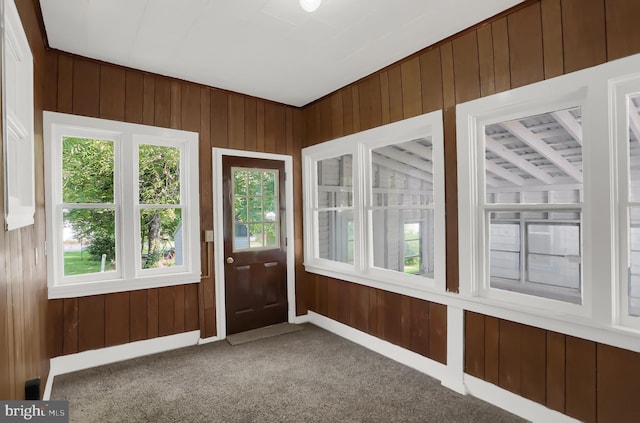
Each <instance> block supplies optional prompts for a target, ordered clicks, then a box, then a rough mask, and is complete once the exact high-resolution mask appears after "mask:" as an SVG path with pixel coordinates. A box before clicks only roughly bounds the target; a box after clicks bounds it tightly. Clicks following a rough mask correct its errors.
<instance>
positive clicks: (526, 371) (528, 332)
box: [520, 326, 547, 404]
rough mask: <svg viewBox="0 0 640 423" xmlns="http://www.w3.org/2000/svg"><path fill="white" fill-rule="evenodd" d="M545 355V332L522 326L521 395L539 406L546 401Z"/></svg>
mask: <svg viewBox="0 0 640 423" xmlns="http://www.w3.org/2000/svg"><path fill="white" fill-rule="evenodd" d="M546 354H547V346H546V331H545V330H543V329H539V328H534V327H531V326H522V360H521V371H520V381H521V387H522V389H521V393H522V396H523V397H525V398H528V399H530V400H531V401H535V402H537V403H539V404H544V403H545V400H546V384H547V380H546V367H547V366H546V364H547V361H546Z"/></svg>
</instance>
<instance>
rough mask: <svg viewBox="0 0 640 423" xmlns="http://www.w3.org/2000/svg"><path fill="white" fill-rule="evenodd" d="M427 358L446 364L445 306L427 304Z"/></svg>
mask: <svg viewBox="0 0 640 423" xmlns="http://www.w3.org/2000/svg"><path fill="white" fill-rule="evenodd" d="M429 358H431V359H433V360H436V361H439V362H440V363H442V364H447V306H446V305H443V304H438V303H429Z"/></svg>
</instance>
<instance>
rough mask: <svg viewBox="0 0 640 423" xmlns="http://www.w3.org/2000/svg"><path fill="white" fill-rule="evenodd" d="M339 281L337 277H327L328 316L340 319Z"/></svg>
mask: <svg viewBox="0 0 640 423" xmlns="http://www.w3.org/2000/svg"><path fill="white" fill-rule="evenodd" d="M339 283H340V282H338V281H337V280H336V279H333V278H327V317H328V318H330V319H333V320H339V317H338V316H339V303H340V298H339V294H338V284H339Z"/></svg>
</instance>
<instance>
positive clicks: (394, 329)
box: [381, 291, 402, 345]
mask: <svg viewBox="0 0 640 423" xmlns="http://www.w3.org/2000/svg"><path fill="white" fill-rule="evenodd" d="M381 292H382V293H383V294H384V302H385V308H384V325H385V326H384V336H385V339H386V340H387V341H389V342H391V343H392V344H395V345H400V344H401V343H402V321H401V316H402V295H400V294H396V293H395V292H389V291H381Z"/></svg>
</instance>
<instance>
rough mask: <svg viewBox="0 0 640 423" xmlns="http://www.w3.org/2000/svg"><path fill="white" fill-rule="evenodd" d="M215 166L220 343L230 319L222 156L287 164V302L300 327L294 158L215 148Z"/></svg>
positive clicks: (215, 257) (293, 320)
mask: <svg viewBox="0 0 640 423" xmlns="http://www.w3.org/2000/svg"><path fill="white" fill-rule="evenodd" d="M211 150H212V162H213V172H212V175H213V210H214V221H213V233H214V236H215V242H214V244H213V257H214V263H215V273H214V278H215V293H216V322H217V328H216V329H217V331H216V333H217V334H218V338H219V339H225V338H226V336H227V319H226V304H225V290H224V268H225V265H224V231H223V228H224V218H223V213H222V195H223V187H222V156H235V157H248V158H254V159H266V160H277V161H281V162H284V173H285V183H284V186H285V193H286V194H285V201H286V211H285V222H286V228H285V230H286V238H287V246H286V248H287V302H288V306H289V310H288V319H287V321H288V322H289V323H297V322H298V318H297V317H296V281H295V274H296V272H295V233H294V226H293V219H294V213H293V158H292V157H291V156H288V155H285V154H272V153H261V152H255V151H244V150H232V149H228V148H217V147H216V148H212V149H211Z"/></svg>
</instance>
